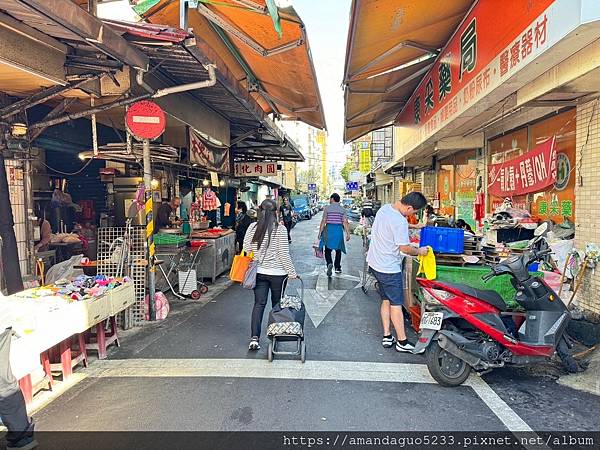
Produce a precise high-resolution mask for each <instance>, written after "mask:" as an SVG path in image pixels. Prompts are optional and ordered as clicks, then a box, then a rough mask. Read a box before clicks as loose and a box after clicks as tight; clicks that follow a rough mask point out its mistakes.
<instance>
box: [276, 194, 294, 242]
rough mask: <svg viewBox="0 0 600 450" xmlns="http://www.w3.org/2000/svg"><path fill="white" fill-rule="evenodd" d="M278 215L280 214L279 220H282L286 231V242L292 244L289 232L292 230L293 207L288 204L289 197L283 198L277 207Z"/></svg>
mask: <svg viewBox="0 0 600 450" xmlns="http://www.w3.org/2000/svg"><path fill="white" fill-rule="evenodd" d="M279 213H280V214H281V219H282V220H283V225H284V226H285V228H286V230H287V235H288V242H289V243H290V244H291V243H292V236H291V234H290V231H291V230H292V226H293V222H294V206H293V205H292V203H291V202H290V198H289V197H284V198H283V203H282V204H281V206H280V207H279Z"/></svg>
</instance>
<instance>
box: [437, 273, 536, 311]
mask: <svg viewBox="0 0 600 450" xmlns="http://www.w3.org/2000/svg"><path fill="white" fill-rule="evenodd" d="M488 273H490V268H489V267H481V266H479V267H468V266H467V267H453V266H439V265H438V266H437V278H436V279H437V280H438V281H447V282H449V283H457V284H466V285H467V286H471V287H474V288H475V289H483V290H488V291H496V292H497V293H498V294H500V296H501V297H502V299H503V300H504V301H505V302H506V304H507V305H508V306H509V307H511V308H518V307H519V304H518V303H517V302H515V295H516V293H517V291H516V289H515V288H514V287H513V285H512V283H511V282H510V278H511V277H510V275H500V276H498V277H494V278H492V279H491V280H489V281H488V282H487V283H486V282H484V281H483V280H482V279H481V277H482V276H484V275H486V274H488ZM532 275H533V276H536V277H540V278H543V276H544V274H543V273H542V272H532Z"/></svg>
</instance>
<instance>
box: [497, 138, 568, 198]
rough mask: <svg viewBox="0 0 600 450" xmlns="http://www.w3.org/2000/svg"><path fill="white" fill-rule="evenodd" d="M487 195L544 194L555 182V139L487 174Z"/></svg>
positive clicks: (498, 165)
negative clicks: (541, 192)
mask: <svg viewBox="0 0 600 450" xmlns="http://www.w3.org/2000/svg"><path fill="white" fill-rule="evenodd" d="M488 180H489V183H488V193H489V194H490V195H494V196H496V197H512V196H514V195H523V194H528V193H531V192H539V191H543V190H544V189H546V188H547V187H549V186H552V185H553V184H554V183H555V182H556V138H555V137H552V138H551V139H548V140H547V141H546V142H544V143H543V144H540V145H538V146H537V147H536V148H534V149H533V150H532V151H530V152H528V153H526V154H524V155H522V156H519V157H518V158H514V159H511V160H509V161H506V162H504V163H501V164H492V165H490V167H489V171H488Z"/></svg>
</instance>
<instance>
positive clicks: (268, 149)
mask: <svg viewBox="0 0 600 450" xmlns="http://www.w3.org/2000/svg"><path fill="white" fill-rule="evenodd" d="M105 22H106V23H107V24H108V25H110V26H111V27H112V28H113V30H115V31H116V32H118V33H119V34H121V35H122V36H123V37H124V38H125V39H126V40H127V41H128V42H130V43H131V44H133V45H134V46H135V47H136V48H138V49H139V50H141V51H142V52H143V53H144V54H145V55H147V57H148V58H149V60H150V67H151V68H157V70H160V72H161V74H162V75H164V76H166V78H168V79H169V81H170V82H171V83H172V84H173V85H180V84H187V83H193V82H196V81H202V80H204V79H208V71H207V70H206V69H205V68H204V65H203V64H207V63H214V64H216V66H217V70H216V72H217V84H216V85H215V86H212V87H208V88H204V89H198V90H195V91H191V92H190V94H191V95H193V96H194V97H195V98H196V99H197V100H198V101H200V102H202V103H203V104H204V105H206V106H208V107H209V108H211V109H212V110H213V111H215V114H219V115H221V116H223V117H225V118H226V119H227V120H228V121H229V122H230V132H231V141H232V142H234V145H233V146H232V151H233V154H234V157H236V156H237V157H242V156H243V157H244V158H245V159H248V158H254V159H278V160H286V161H303V160H304V158H303V156H302V154H301V153H300V152H299V150H298V148H297V146H296V145H295V144H294V143H293V142H292V141H291V140H290V139H289V138H287V137H286V136H285V135H284V134H283V133H282V132H281V131H280V130H279V129H278V128H277V127H276V126H275V125H274V124H273V123H272V122H271V121H270V120H269V119H268V118H267V117H266V115H265V113H264V111H263V110H262V109H261V108H260V106H259V105H258V104H257V103H256V102H255V101H254V99H252V97H251V96H249V95H248V94H247V93H245V94H244V90H243V89H242V88H241V87H240V86H239V85H238V83H237V81H236V80H235V79H233V78H232V77H231V75H230V74H229V73H228V71H227V67H226V66H225V64H224V63H223V61H222V60H221V59H220V58H219V56H218V55H217V54H216V53H215V52H214V51H212V52H211V51H210V49H209V48H208V47H207V46H206V45H205V44H204V43H202V42H201V41H200V40H198V39H196V38H195V37H194V36H193V35H192V34H190V33H188V32H186V31H184V30H181V29H177V28H171V27H168V26H162V25H154V24H145V23H125V22H115V21H105ZM151 70H153V69H151ZM250 133H252V134H250ZM246 135H247V136H246ZM243 136H246V138H245V139H241V138H242V137H243ZM240 139H241V140H240Z"/></svg>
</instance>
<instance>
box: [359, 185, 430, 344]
mask: <svg viewBox="0 0 600 450" xmlns="http://www.w3.org/2000/svg"><path fill="white" fill-rule="evenodd" d="M425 205H427V200H426V199H425V197H424V196H423V194H421V193H420V192H411V193H409V194H407V195H406V196H404V197H403V198H402V199H401V200H399V201H397V202H395V203H394V204H392V205H385V206H383V207H382V208H381V209H380V210H379V212H378V213H377V215H376V216H375V222H374V223H373V228H372V229H371V243H370V245H369V252H368V254H367V262H368V263H369V267H370V269H371V273H372V274H373V275H374V276H375V279H376V280H377V283H378V291H379V295H380V296H381V322H382V325H383V339H382V340H381V344H382V345H383V346H384V347H385V348H391V347H392V346H394V344H395V345H396V350H397V351H399V352H412V351H413V350H414V345H413V344H411V343H409V342H408V340H407V339H406V332H405V330H404V316H403V313H402V305H403V304H404V288H403V276H402V259H403V256H402V255H403V254H406V255H411V256H424V255H426V254H427V252H428V248H427V247H423V248H415V247H412V246H411V245H410V239H409V235H408V228H409V225H408V221H407V220H406V218H407V217H409V216H411V215H413V214H415V213H416V212H418V211H419V210H420V209H422V208H424V207H425ZM390 321H391V323H392V324H393V325H394V329H395V330H396V335H397V340H396V339H395V338H394V337H393V336H392V333H391V330H390Z"/></svg>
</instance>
